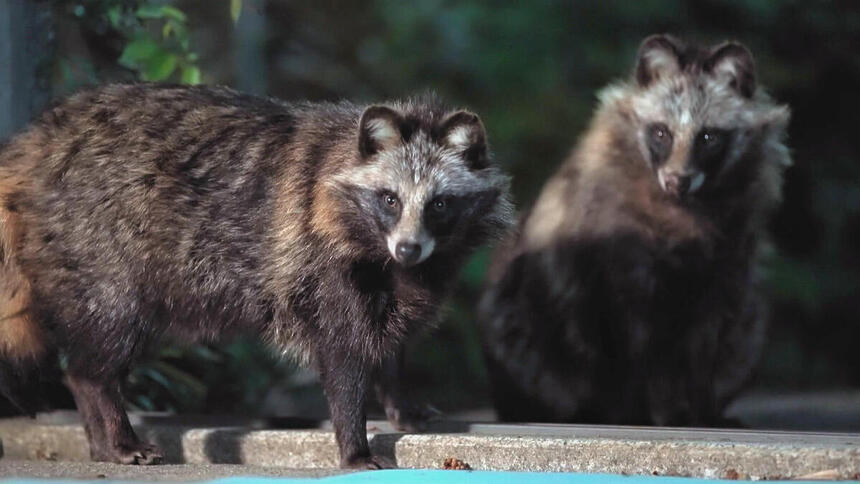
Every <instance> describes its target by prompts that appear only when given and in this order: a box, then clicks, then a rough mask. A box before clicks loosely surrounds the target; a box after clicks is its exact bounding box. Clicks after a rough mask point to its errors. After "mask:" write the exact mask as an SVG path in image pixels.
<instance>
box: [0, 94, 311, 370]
mask: <svg viewBox="0 0 860 484" xmlns="http://www.w3.org/2000/svg"><path fill="white" fill-rule="evenodd" d="M297 114H299V115H300V114H301V108H300V107H299V108H296V107H291V106H288V105H285V104H280V103H277V102H273V101H268V100H264V99H260V98H255V97H250V96H245V95H240V94H237V93H234V92H233V91H230V90H227V89H220V88H204V87H198V88H187V87H162V86H152V85H114V86H108V87H105V88H102V89H98V90H94V91H88V92H84V93H81V94H78V95H76V96H74V97H72V98H71V99H70V100H68V101H66V102H65V103H63V104H60V105H58V106H57V107H54V108H53V109H50V110H49V111H47V112H46V113H45V114H44V115H43V116H42V117H41V118H40V119H39V120H38V121H37V122H36V123H34V125H33V126H32V127H31V128H30V129H29V130H28V131H25V132H24V133H22V134H21V135H19V136H17V137H16V138H14V139H12V140H11V141H10V143H9V144H8V146H7V147H6V148H5V150H4V151H3V154H2V160H0V169H2V173H3V175H2V177H3V182H2V186H3V193H2V196H3V198H4V203H5V204H4V208H3V210H4V214H8V216H10V217H12V219H13V223H7V224H6V226H5V227H4V234H6V235H7V237H8V238H14V239H15V241H14V244H12V245H13V246H14V250H17V253H16V257H15V260H16V264H18V265H19V267H18V270H16V271H14V272H15V274H16V276H17V277H18V278H19V279H22V280H24V281H25V284H28V285H29V286H30V288H31V295H30V296H29V300H30V301H29V304H28V306H29V309H30V310H33V311H39V312H40V318H39V319H41V320H52V321H59V322H61V324H60V325H59V326H60V327H59V328H58V336H57V337H58V338H61V339H64V340H68V341H67V343H69V344H70V345H71V346H75V345H76V343H78V342H77V341H76V340H80V341H79V344H80V345H81V346H85V345H86V344H91V339H92V338H93V337H96V338H98V339H96V340H97V341H104V342H105V344H109V345H114V346H116V348H117V351H116V353H117V355H118V358H119V359H123V358H124V355H121V354H122V353H124V352H125V351H133V347H134V346H135V345H125V344H124V342H125V341H126V340H127V341H134V340H136V339H137V336H138V335H136V334H134V333H135V332H137V331H139V332H140V333H142V334H147V335H149V334H151V335H156V334H158V333H160V332H162V331H164V330H168V329H174V330H178V331H181V332H183V333H185V334H188V335H191V336H194V337H207V336H209V335H213V336H214V334H216V333H218V332H221V331H223V330H225V329H231V328H236V329H244V330H254V329H258V328H257V327H258V326H259V325H261V324H263V323H265V320H266V318H267V312H269V311H270V308H268V307H267V304H266V303H267V301H265V298H264V297H263V296H261V295H262V294H264V291H263V290H262V284H263V281H262V278H263V275H262V272H261V267H262V266H263V265H264V262H263V259H264V258H265V251H266V237H267V231H268V228H269V225H270V219H271V217H272V212H273V207H272V206H271V204H273V203H274V197H273V194H274V191H275V190H280V189H282V187H281V186H278V183H277V181H278V180H279V179H283V178H284V177H287V179H289V177H290V175H291V173H290V172H291V171H292V172H294V173H295V174H294V175H293V179H294V181H295V183H296V186H297V187H298V188H297V189H298V190H299V191H305V192H309V191H310V187H309V182H305V183H300V180H299V178H300V177H302V176H305V175H303V174H304V173H307V172H308V171H310V170H309V167H308V166H302V164H303V163H304V164H308V163H313V162H314V160H312V159H311V160H309V159H306V158H303V157H302V156H300V154H299V155H296V153H294V152H298V151H300V150H298V149H296V148H295V147H294V146H295V144H294V136H295V134H296V132H297V131H298V130H299V129H301V123H300V121H299V120H300V119H301V116H297ZM294 155H295V156H294ZM297 195H299V196H297V197H296V199H300V195H301V194H297ZM291 208H292V211H291V212H290V213H291V214H292V216H293V217H294V218H295V219H296V220H301V219H303V218H304V217H305V215H304V212H306V210H307V207H306V206H303V205H302V204H300V203H297V204H295V206H294V207H291ZM7 218H8V217H7ZM13 228H14V232H13ZM297 229H298V227H297ZM19 298H20V296H19ZM7 299H9V300H11V298H9V297H7ZM72 301H73V302H75V304H69V302H72ZM243 326H244V327H243ZM127 347H131V348H127ZM111 363H112V362H111V361H105V362H104V363H103V364H104V365H105V366H109V365H110V364H111Z"/></svg>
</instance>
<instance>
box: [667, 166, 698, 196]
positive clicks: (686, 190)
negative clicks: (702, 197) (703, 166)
mask: <svg viewBox="0 0 860 484" xmlns="http://www.w3.org/2000/svg"><path fill="white" fill-rule="evenodd" d="M657 178H658V179H659V181H660V188H662V189H663V191H664V192H666V193H668V194H669V195H672V196H674V197H677V198H682V197H684V196H686V195H688V194H690V193H693V192H695V191H696V190H698V189H699V187H701V186H702V183H703V182H704V180H705V175H704V174H703V173H682V172H677V171H664V170H660V171H658V172H657Z"/></svg>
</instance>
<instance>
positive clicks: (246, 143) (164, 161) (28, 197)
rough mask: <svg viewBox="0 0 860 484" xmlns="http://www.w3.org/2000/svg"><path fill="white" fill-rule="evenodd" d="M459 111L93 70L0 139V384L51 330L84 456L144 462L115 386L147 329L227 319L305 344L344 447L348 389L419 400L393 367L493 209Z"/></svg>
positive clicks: (499, 185)
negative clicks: (77, 87) (285, 97)
mask: <svg viewBox="0 0 860 484" xmlns="http://www.w3.org/2000/svg"><path fill="white" fill-rule="evenodd" d="M507 185H508V181H507V178H506V177H505V176H503V175H502V174H501V173H500V172H499V170H498V168H497V167H496V166H495V165H494V163H493V162H492V161H491V160H490V158H489V157H488V153H487V145H486V136H485V133H484V128H483V126H482V124H481V122H480V120H479V119H478V117H477V116H476V115H474V114H472V113H469V112H466V111H451V110H449V109H447V108H445V107H444V106H442V105H441V104H440V102H439V101H438V100H436V99H435V98H433V97H426V98H420V99H413V100H409V101H405V102H393V103H388V104H385V105H376V106H370V107H366V108H363V107H359V106H355V105H352V104H349V103H340V104H287V103H283V102H279V101H276V100H271V99H261V98H256V97H251V96H246V95H242V94H239V93H236V92H234V91H231V90H229V89H224V88H213V87H178V86H160V85H145V84H142V85H112V86H107V87H104V88H100V89H96V90H92V91H88V92H83V93H81V94H78V95H75V96H73V97H72V98H70V99H69V100H67V101H65V102H64V103H62V104H60V105H59V106H57V107H55V108H53V109H50V110H49V111H47V112H46V113H45V114H44V115H43V116H41V117H40V118H39V119H38V120H37V121H36V122H34V123H33V124H32V126H30V127H29V128H28V129H26V130H25V131H23V132H22V133H21V134H19V135H18V136H16V137H14V138H13V139H12V140H11V141H10V142H9V143H8V144H7V145H6V146H5V148H4V149H3V150H2V152H0V201H2V205H0V242H2V244H0V247H2V266H0V314H2V317H3V320H2V325H0V356H2V358H0V360H2V362H3V363H2V366H0V369H2V370H3V371H2V372H0V388H2V389H3V391H4V393H5V394H6V395H7V396H9V397H10V398H12V399H13V401H16V402H19V403H20V404H21V405H20V406H21V407H22V408H27V402H24V401H21V399H20V396H21V395H22V391H21V390H22V388H21V387H22V385H25V384H26V382H27V380H28V378H27V374H26V373H27V372H28V371H30V370H31V369H32V368H35V367H37V364H38V363H39V362H43V361H44V360H45V359H46V358H48V355H51V354H52V353H53V352H55V351H59V352H60V353H61V354H63V355H64V356H65V357H66V358H67V361H68V369H67V381H68V384H69V387H70V389H71V390H72V393H73V394H74V397H75V400H76V402H77V406H78V409H79V411H80V413H81V416H82V417H83V421H84V423H85V427H86V432H87V437H88V439H89V441H90V447H91V454H92V458H93V459H94V460H99V461H112V462H121V463H137V464H150V463H155V462H158V461H159V460H161V453H160V452H159V450H158V449H157V448H156V447H154V446H152V445H149V444H147V443H144V442H141V441H140V440H139V439H138V438H137V437H136V436H135V434H134V432H133V430H132V428H131V427H130V426H129V423H128V419H127V417H126V413H125V411H124V409H123V403H122V396H121V391H120V385H121V382H122V380H123V376H124V375H125V374H126V372H127V370H128V368H129V366H130V365H131V364H132V362H133V361H134V360H135V358H136V357H137V356H138V355H139V354H140V353H141V351H142V350H143V348H144V347H146V346H147V345H150V344H152V343H154V342H156V341H158V340H159V339H161V338H162V337H174V338H176V337H179V338H181V339H182V340H183V341H194V340H197V341H209V340H213V339H216V338H219V337H223V336H229V335H232V334H238V333H251V334H256V335H259V336H260V337H262V338H264V339H265V340H266V341H267V342H268V343H269V344H270V345H271V346H272V347H274V348H275V349H277V350H279V351H283V352H285V353H294V354H298V355H299V356H300V357H302V358H305V359H307V360H308V361H310V362H312V363H313V364H314V365H315V366H316V367H317V368H318V369H319V372H320V375H321V380H322V383H323V387H324V389H325V392H326V394H327V396H328V399H329V403H330V410H331V416H332V421H333V424H334V428H335V433H336V437H337V442H338V445H339V448H340V456H341V465H342V466H345V467H369V468H377V467H387V466H390V465H392V463H391V462H388V461H387V460H386V459H385V458H382V457H380V456H375V455H371V454H370V451H369V449H368V444H367V437H366V431H365V411H364V404H365V399H366V393H367V389H368V386H369V384H370V382H374V381H375V382H376V388H377V391H378V393H379V397H380V398H381V400H382V402H383V403H384V406H385V408H386V412H387V413H388V416H389V417H390V419H391V420H392V421H393V423H394V424H395V425H396V426H398V427H400V428H406V429H411V428H413V427H415V426H417V425H420V420H421V418H422V417H424V415H423V413H422V412H421V411H420V410H418V407H412V406H410V405H408V403H407V402H406V400H405V397H404V395H403V393H402V392H401V390H400V386H399V384H398V372H399V370H398V365H397V361H398V359H399V357H400V352H401V350H402V347H403V344H404V340H405V339H406V337H407V335H409V334H411V333H413V332H415V331H416V330H420V329H422V328H424V327H426V326H428V325H431V324H432V323H433V322H434V321H435V319H436V313H437V308H438V306H439V303H440V301H441V299H442V298H443V296H444V294H445V292H446V291H447V290H448V288H449V287H450V286H451V283H452V282H453V280H454V278H455V275H456V273H457V270H458V267H459V266H460V264H461V263H462V262H463V261H464V259H465V258H466V256H467V255H468V254H469V250H470V249H471V248H473V247H475V246H476V245H478V244H481V243H483V242H484V241H486V240H487V239H489V238H492V237H494V236H496V235H497V234H499V233H500V231H502V230H503V229H504V228H505V227H506V226H507V225H508V221H509V219H510V217H511V206H510V202H509V201H508V199H507V196H508V195H507Z"/></svg>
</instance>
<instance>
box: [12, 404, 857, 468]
mask: <svg viewBox="0 0 860 484" xmlns="http://www.w3.org/2000/svg"><path fill="white" fill-rule="evenodd" d="M132 420H133V424H135V427H136V430H137V431H138V433H139V435H140V436H141V437H143V438H145V439H147V440H149V441H151V442H154V443H156V444H158V445H160V446H161V448H162V449H163V450H164V452H165V454H166V459H167V460H168V462H171V463H177V464H205V465H209V464H242V465H247V466H255V467H260V468H273V467H274V468H285V469H333V468H335V467H336V465H337V449H336V446H335V442H334V436H333V434H332V432H331V431H330V428H329V425H328V423H327V422H321V423H319V424H316V423H314V422H308V421H301V420H294V419H286V420H283V419H282V420H268V421H267V420H258V419H247V418H213V417H193V416H172V417H164V416H157V415H155V416H153V415H133V416H132ZM296 426H299V427H304V428H280V427H296ZM273 427H278V428H273ZM368 430H369V436H370V440H371V447H372V448H373V449H374V450H375V451H376V452H379V453H381V454H384V455H388V456H391V457H394V458H395V459H396V461H397V463H398V465H400V466H401V467H406V468H425V469H426V468H429V469H434V468H441V466H442V462H443V461H444V460H445V459H446V458H449V457H455V458H458V459H461V460H463V461H465V462H466V463H468V464H469V465H470V466H471V467H472V468H473V469H480V470H508V471H561V472H589V473H612V474H640V475H644V474H656V475H672V476H689V477H706V478H732V477H734V478H738V477H740V478H750V479H786V478H798V477H801V476H806V475H809V474H812V473H816V472H822V471H826V474H825V475H827V476H829V477H839V478H842V479H848V478H854V479H856V478H857V477H858V475H860V434H852V433H820V432H819V433H816V432H776V431H747V430H719V429H716V430H715V429H707V430H705V429H672V428H654V427H612V426H587V425H544V424H527V425H506V424H480V423H469V422H458V421H445V422H436V423H434V424H432V425H431V427H430V429H429V431H428V433H424V434H404V433H398V432H394V431H393V430H392V429H391V427H390V426H389V424H388V423H387V422H379V421H373V422H370V423H369V424H368ZM0 439H2V442H3V451H4V453H5V459H13V460H16V461H17V460H51V461H73V462H86V461H87V460H88V459H89V450H88V446H87V442H86V437H85V435H84V430H83V428H82V427H81V425H80V424H79V423H78V422H77V421H76V419H75V418H74V417H73V414H69V413H52V414H44V415H40V416H39V417H38V418H37V419H35V420H31V419H23V418H17V419H5V420H0Z"/></svg>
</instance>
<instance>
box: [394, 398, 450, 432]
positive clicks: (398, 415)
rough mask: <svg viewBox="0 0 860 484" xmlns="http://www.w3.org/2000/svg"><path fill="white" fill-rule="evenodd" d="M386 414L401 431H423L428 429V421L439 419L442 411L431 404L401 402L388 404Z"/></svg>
mask: <svg viewBox="0 0 860 484" xmlns="http://www.w3.org/2000/svg"><path fill="white" fill-rule="evenodd" d="M385 416H386V417H388V421H389V422H390V423H391V425H392V426H393V427H394V428H395V429H397V430H399V431H401V432H423V431H424V430H426V429H427V422H430V421H432V420H436V419H438V418H439V417H441V416H442V412H440V411H439V410H437V409H436V408H434V407H432V406H431V405H414V404H410V403H401V404H399V405H393V404H392V405H386V406H385Z"/></svg>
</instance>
